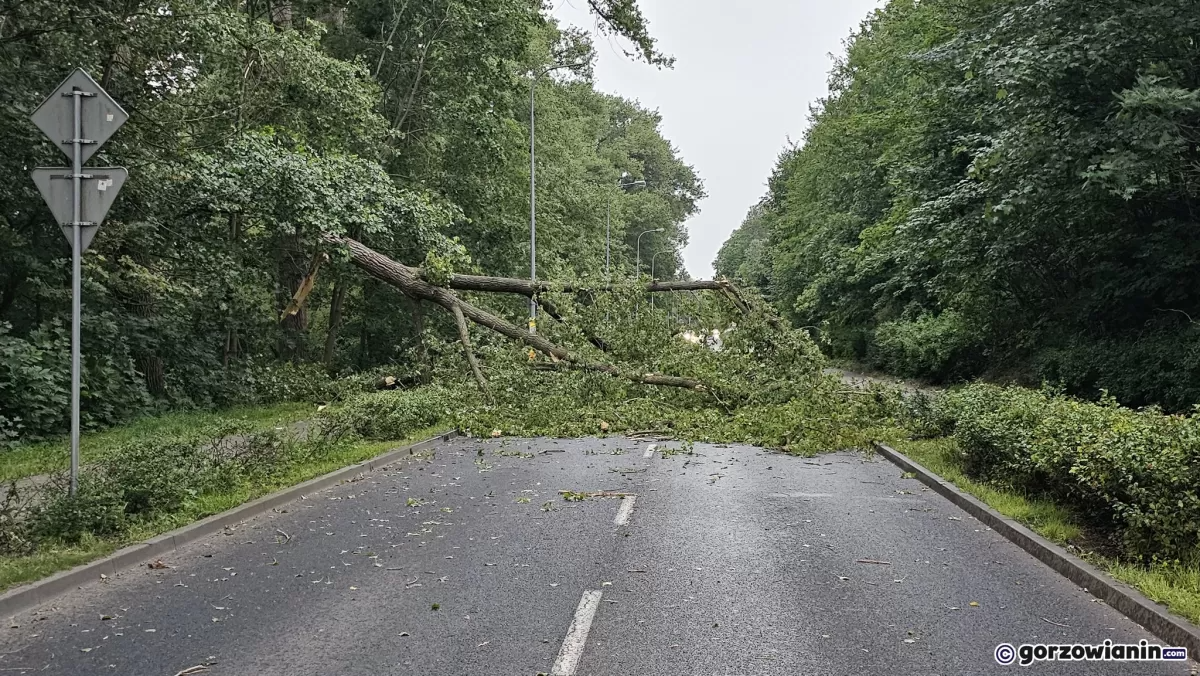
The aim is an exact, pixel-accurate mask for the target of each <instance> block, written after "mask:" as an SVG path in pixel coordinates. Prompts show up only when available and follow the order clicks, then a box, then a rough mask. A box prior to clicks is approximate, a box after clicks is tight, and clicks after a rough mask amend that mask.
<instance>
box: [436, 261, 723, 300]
mask: <svg viewBox="0 0 1200 676" xmlns="http://www.w3.org/2000/svg"><path fill="white" fill-rule="evenodd" d="M413 269H414V270H416V268H413ZM418 274H422V278H423V273H421V271H418ZM448 285H449V287H450V288H451V289H457V290H459V291H483V292H487V293H516V294H520V295H522V296H533V295H535V294H540V293H550V292H561V293H581V292H587V291H611V290H613V289H614V288H621V287H622V285H620V284H601V285H599V286H589V285H586V284H583V285H580V284H553V283H550V282H534V281H530V280H528V279H518V278H516V277H484V276H481V275H451V276H450V281H449V283H448ZM631 286H632V285H631ZM635 288H641V289H642V290H644V291H646V292H648V293H670V292H677V291H730V292H732V293H734V295H735V296H737V297H738V298H739V299H740V298H741V296H740V294H738V293H737V288H736V287H735V286H734V285H733V283H732V282H729V281H727V280H724V279H718V280H708V279H702V280H697V281H667V282H660V281H651V282H646V283H643V284H638V285H636V287H635Z"/></svg>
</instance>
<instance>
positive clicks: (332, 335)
mask: <svg viewBox="0 0 1200 676" xmlns="http://www.w3.org/2000/svg"><path fill="white" fill-rule="evenodd" d="M350 236H351V237H353V238H354V239H359V238H360V237H361V236H362V227H356V228H355V229H354V231H353V232H352V233H350ZM349 286H350V285H349V282H348V281H347V280H346V278H345V276H344V275H341V274H339V275H338V278H337V281H336V282H334V285H333V298H332V299H330V301H329V331H328V332H327V333H326V334H325V355H324V359H323V361H324V363H325V368H326V369H327V370H330V371H332V370H333V360H334V357H336V356H337V339H338V331H340V330H341V328H342V306H343V304H344V303H345V302H346V292H347V290H348V289H349Z"/></svg>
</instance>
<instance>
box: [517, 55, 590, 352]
mask: <svg viewBox="0 0 1200 676" xmlns="http://www.w3.org/2000/svg"><path fill="white" fill-rule="evenodd" d="M583 65H586V64H583V63H564V64H561V65H558V66H550V67H548V68H543V69H542V70H541V71H539V72H537V73H535V74H534V76H533V78H532V79H531V80H530V82H529V281H531V282H536V281H537V154H536V150H535V149H534V138H535V131H534V102H535V101H536V98H535V96H534V94H535V93H536V92H537V82H538V78H540V77H542V76H543V75H545V74H546V73H549V72H550V71H552V70H558V69H559V68H578V67H579V66H583ZM529 332H530V333H537V298H536V296H530V297H529Z"/></svg>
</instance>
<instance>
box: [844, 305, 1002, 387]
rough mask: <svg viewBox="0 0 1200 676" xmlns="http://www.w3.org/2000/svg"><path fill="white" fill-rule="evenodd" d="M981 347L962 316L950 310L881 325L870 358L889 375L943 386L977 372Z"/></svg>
mask: <svg viewBox="0 0 1200 676" xmlns="http://www.w3.org/2000/svg"><path fill="white" fill-rule="evenodd" d="M977 343H978V339H977V337H976V336H975V335H974V334H973V332H972V331H971V330H970V328H969V326H968V323H967V322H966V320H964V319H963V317H962V315H960V314H959V313H957V312H955V311H953V310H946V311H945V312H942V313H941V314H938V315H922V316H921V317H919V318H917V319H915V320H911V321H907V320H901V321H893V322H885V323H883V324H880V325H879V326H878V327H877V328H876V329H875V337H874V341H873V343H872V345H871V347H870V348H869V350H868V355H867V358H868V361H869V362H870V363H871V364H872V365H873V366H877V367H879V368H880V369H882V370H884V371H886V372H888V373H894V374H896V375H903V376H910V377H916V378H925V379H929V380H933V381H936V382H941V381H945V380H949V379H952V378H954V377H957V376H961V375H969V374H970V373H972V372H973V370H974V369H975V365H974V362H975V361H976V357H977V352H978V351H979V348H978V345H977Z"/></svg>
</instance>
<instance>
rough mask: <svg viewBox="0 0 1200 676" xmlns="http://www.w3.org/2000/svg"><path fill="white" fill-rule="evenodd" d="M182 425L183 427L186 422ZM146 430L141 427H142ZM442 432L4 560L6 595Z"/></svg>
mask: <svg viewBox="0 0 1200 676" xmlns="http://www.w3.org/2000/svg"><path fill="white" fill-rule="evenodd" d="M309 409H310V407H309V406H307V405H303V411H304V412H306V413H307V412H308V411H309ZM245 412H246V414H247V415H248V419H250V420H259V421H262V422H264V423H267V426H268V427H269V426H270V424H275V423H277V422H280V421H281V420H282V418H280V417H279V415H280V413H281V412H282V415H284V416H285V417H287V416H291V415H293V414H294V413H295V412H297V410H296V409H291V408H288V407H270V408H269V409H258V410H251V409H246V410H245ZM183 415H187V414H177V416H171V417H173V418H174V417H178V416H183ZM204 415H210V414H204ZM177 422H178V423H179V424H183V422H184V421H177ZM144 424H145V423H135V425H137V426H141V425H144ZM172 424H175V423H172ZM130 427H133V426H130ZM140 429H142V430H145V429H146V428H145V427H140ZM151 429H156V430H161V429H162V428H161V427H153V426H152V427H151ZM442 431H444V429H443V428H442V427H436V428H435V427H431V428H428V429H422V430H419V431H416V432H413V433H411V434H409V435H408V436H407V437H406V438H404V439H396V440H392V441H357V442H354V443H348V444H343V445H339V446H336V447H332V448H330V449H329V452H327V453H324V454H322V455H321V456H320V457H319V458H314V459H312V460H309V461H306V462H302V463H298V464H296V465H295V466H293V467H290V468H289V470H288V471H287V472H286V473H284V474H281V475H279V476H277V477H274V478H272V479H271V480H270V481H268V482H264V483H261V484H257V485H255V486H253V487H247V486H238V487H235V488H232V489H230V490H228V491H215V492H208V493H204V494H202V495H199V496H197V499H196V500H194V501H192V502H190V503H189V504H188V505H187V506H186V507H185V509H183V510H181V511H178V512H174V513H171V514H167V515H163V516H161V517H159V518H157V519H154V520H153V521H150V522H147V523H144V524H140V525H139V526H138V527H137V528H135V529H134V530H131V531H129V532H127V533H125V534H123V535H121V536H119V537H100V538H98V537H92V536H88V537H85V538H84V539H83V540H82V541H81V542H79V543H78V544H74V545H61V546H47V547H45V548H43V549H39V551H38V552H37V553H35V554H31V555H25V556H0V591H5V590H7V589H9V588H11V587H14V586H16V585H19V584H24V583H27V582H32V581H34V580H38V579H41V578H43V577H46V576H49V575H52V574H54V573H57V572H59V571H61V570H66V569H68V568H72V567H74V566H77V565H80V564H83V563H87V562H89V561H94V560H96V559H99V558H101V557H104V556H107V555H108V554H111V553H112V552H114V551H116V550H118V549H120V548H121V547H124V546H126V545H130V544H133V543H135V542H140V541H142V540H145V539H147V538H151V537H154V536H155V535H159V534H162V533H165V532H167V531H170V530H174V529H176V528H180V527H182V526H186V525H187V524H189V523H193V522H195V521H198V520H200V519H203V518H204V517H207V516H211V515H213V514H219V513H220V512H223V511H226V510H228V509H232V508H234V507H237V506H238V505H241V504H243V503H245V502H248V501H250V500H253V499H255V498H258V497H261V496H263V495H267V494H269V493H273V492H275V491H277V490H281V489H283V488H287V487H290V486H294V485H296V484H298V483H301V482H304V481H308V480H309V479H313V478H316V477H319V476H321V475H323V474H327V473H329V472H332V471H334V470H337V469H341V468H343V467H346V466H349V465H353V464H355V463H359V462H363V461H364V460H369V459H370V458H373V457H375V456H377V455H381V454H382V453H384V452H386V451H388V450H391V449H393V448H396V447H398V446H404V445H407V444H410V443H415V442H417V441H421V440H424V439H428V438H429V437H432V436H434V435H436V434H438V433H440V432H442ZM143 433H144V432H143ZM103 434H105V435H110V434H111V435H116V436H115V437H112V438H119V439H122V440H130V439H133V438H136V434H135V433H133V432H131V431H130V429H129V428H121V429H113V430H109V431H108V432H105V433H103ZM97 448H99V447H97Z"/></svg>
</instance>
